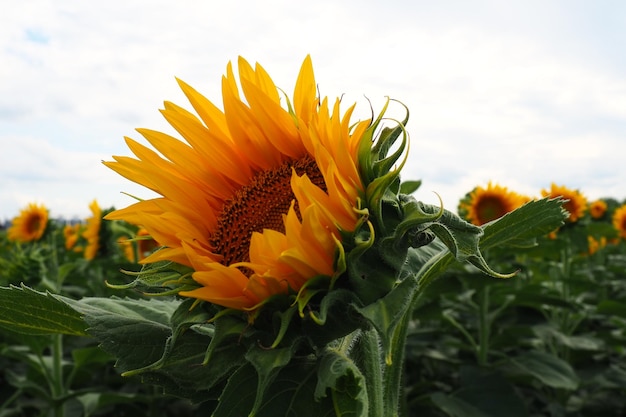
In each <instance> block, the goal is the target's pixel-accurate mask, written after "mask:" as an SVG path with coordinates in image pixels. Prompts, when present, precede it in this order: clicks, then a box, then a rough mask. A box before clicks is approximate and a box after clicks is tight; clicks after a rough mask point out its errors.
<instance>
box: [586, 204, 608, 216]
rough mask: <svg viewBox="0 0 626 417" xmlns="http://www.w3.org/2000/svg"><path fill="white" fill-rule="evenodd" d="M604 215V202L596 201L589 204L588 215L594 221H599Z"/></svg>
mask: <svg viewBox="0 0 626 417" xmlns="http://www.w3.org/2000/svg"><path fill="white" fill-rule="evenodd" d="M604 213H606V201H604V200H596V201H594V202H593V203H591V204H589V214H591V217H593V218H594V219H601V218H602V216H604Z"/></svg>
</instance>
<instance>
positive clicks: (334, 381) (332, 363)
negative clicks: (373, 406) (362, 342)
mask: <svg viewBox="0 0 626 417" xmlns="http://www.w3.org/2000/svg"><path fill="white" fill-rule="evenodd" d="M365 385H366V380H365V377H364V376H363V374H362V373H361V371H360V370H359V368H357V366H356V365H355V363H354V362H353V361H352V359H350V358H349V357H347V356H346V355H344V354H343V353H342V352H339V351H337V350H332V349H327V350H326V352H325V353H324V355H323V356H322V357H321V358H320V359H319V368H318V378H317V386H316V387H315V399H316V400H319V399H320V398H322V397H326V396H327V391H329V390H330V393H331V398H332V399H333V402H334V404H335V411H336V414H337V416H362V415H365V413H366V412H367V410H368V398H367V389H366V386H365Z"/></svg>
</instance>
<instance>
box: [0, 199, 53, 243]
mask: <svg viewBox="0 0 626 417" xmlns="http://www.w3.org/2000/svg"><path fill="white" fill-rule="evenodd" d="M11 223H12V225H11V227H10V228H9V230H8V231H7V238H8V239H9V240H11V241H17V242H33V241H37V240H39V239H41V237H42V236H43V234H44V232H45V231H46V226H47V224H48V209H47V208H46V207H45V206H44V205H37V204H35V203H30V204H29V205H28V207H26V208H25V209H23V210H21V211H20V214H19V215H18V216H16V217H15V218H13V220H12V222H11Z"/></svg>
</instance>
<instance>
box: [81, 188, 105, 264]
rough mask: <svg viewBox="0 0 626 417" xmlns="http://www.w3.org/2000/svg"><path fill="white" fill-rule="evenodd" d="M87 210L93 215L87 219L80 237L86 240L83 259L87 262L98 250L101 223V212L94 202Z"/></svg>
mask: <svg viewBox="0 0 626 417" xmlns="http://www.w3.org/2000/svg"><path fill="white" fill-rule="evenodd" d="M89 209H90V210H91V213H92V214H93V215H92V216H91V217H89V218H88V219H87V225H86V226H85V230H84V231H83V234H82V237H83V238H85V239H86V240H87V245H86V246H85V252H84V254H83V255H84V257H85V259H87V260H88V261H91V260H93V259H94V258H95V257H96V255H97V254H98V250H99V249H100V224H101V223H102V210H101V209H100V206H99V205H98V202H97V201H96V200H93V201H92V202H91V204H90V205H89Z"/></svg>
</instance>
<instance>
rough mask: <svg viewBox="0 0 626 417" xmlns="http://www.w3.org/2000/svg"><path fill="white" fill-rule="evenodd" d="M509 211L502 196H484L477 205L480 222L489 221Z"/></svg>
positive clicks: (477, 215)
mask: <svg viewBox="0 0 626 417" xmlns="http://www.w3.org/2000/svg"><path fill="white" fill-rule="evenodd" d="M507 212H508V210H507V207H506V205H505V203H504V202H503V201H502V199H501V198H499V197H496V196H492V197H483V198H482V199H481V200H480V201H479V202H478V204H477V205H476V217H478V221H479V222H480V224H485V223H488V222H490V221H492V220H495V219H498V218H500V217H502V216H504V215H505V214H506V213H507Z"/></svg>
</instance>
